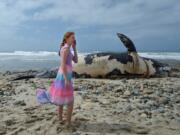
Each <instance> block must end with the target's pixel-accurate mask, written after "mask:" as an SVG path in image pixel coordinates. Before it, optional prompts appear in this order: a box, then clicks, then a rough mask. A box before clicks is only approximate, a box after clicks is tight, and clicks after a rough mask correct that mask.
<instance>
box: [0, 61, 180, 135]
mask: <svg viewBox="0 0 180 135" xmlns="http://www.w3.org/2000/svg"><path fill="white" fill-rule="evenodd" d="M162 61H163V62H166V63H169V64H171V66H173V72H172V74H171V75H170V76H167V77H166V76H165V77H161V78H157V77H153V78H133V79H128V78H122V79H93V78H91V79H90V78H75V79H74V91H75V103H74V112H73V116H72V125H73V128H71V129H67V128H66V127H65V126H64V125H62V124H60V123H59V121H58V117H57V110H56V109H57V108H56V106H55V105H50V104H46V105H41V104H39V103H38V102H37V100H36V97H35V94H36V88H39V87H40V88H46V89H48V87H49V85H50V82H51V81H52V80H53V78H46V79H44V78H29V79H28V78H26V79H21V80H16V79H14V78H16V77H17V76H19V74H22V73H23V74H24V73H30V72H32V70H25V71H23V72H22V71H19V72H13V71H9V72H1V74H0V117H1V119H0V135H6V134H7V135H56V134H60V135H71V134H73V135H102V134H103V135H138V134H147V135H162V134H163V135H179V133H180V76H179V75H180V70H179V69H180V66H179V65H180V64H179V63H180V61H179V60H171V62H170V60H162Z"/></svg>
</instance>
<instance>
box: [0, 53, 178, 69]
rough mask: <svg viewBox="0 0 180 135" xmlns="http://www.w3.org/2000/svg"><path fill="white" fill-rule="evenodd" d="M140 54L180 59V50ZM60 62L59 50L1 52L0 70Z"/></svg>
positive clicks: (39, 67)
mask: <svg viewBox="0 0 180 135" xmlns="http://www.w3.org/2000/svg"><path fill="white" fill-rule="evenodd" d="M85 54H88V53H79V55H80V56H81V55H85ZM139 55H140V56H142V57H147V58H153V59H160V60H168V59H169V60H178V61H180V52H139ZM59 63H60V57H59V56H58V52H48V51H37V52H25V51H14V52H0V72H4V71H18V70H30V69H33V70H44V69H52V68H56V67H58V66H59Z"/></svg>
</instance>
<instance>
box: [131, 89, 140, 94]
mask: <svg viewBox="0 0 180 135" xmlns="http://www.w3.org/2000/svg"><path fill="white" fill-rule="evenodd" d="M132 93H133V95H135V96H138V95H139V94H140V90H139V89H134V90H133V92H132Z"/></svg>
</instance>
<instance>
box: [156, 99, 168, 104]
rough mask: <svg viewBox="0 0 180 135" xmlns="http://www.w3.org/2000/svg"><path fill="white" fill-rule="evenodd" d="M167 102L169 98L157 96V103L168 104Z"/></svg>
mask: <svg viewBox="0 0 180 135" xmlns="http://www.w3.org/2000/svg"><path fill="white" fill-rule="evenodd" d="M168 102H169V99H168V98H167V97H159V98H158V103H159V104H164V105H165V104H168Z"/></svg>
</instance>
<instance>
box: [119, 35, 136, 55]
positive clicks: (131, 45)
mask: <svg viewBox="0 0 180 135" xmlns="http://www.w3.org/2000/svg"><path fill="white" fill-rule="evenodd" d="M117 36H118V37H119V39H120V40H121V42H122V43H123V44H124V46H125V47H126V48H127V49H128V52H137V51H136V47H135V45H134V43H133V42H132V40H131V39H129V38H128V37H127V36H126V35H124V34H121V33H117Z"/></svg>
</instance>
